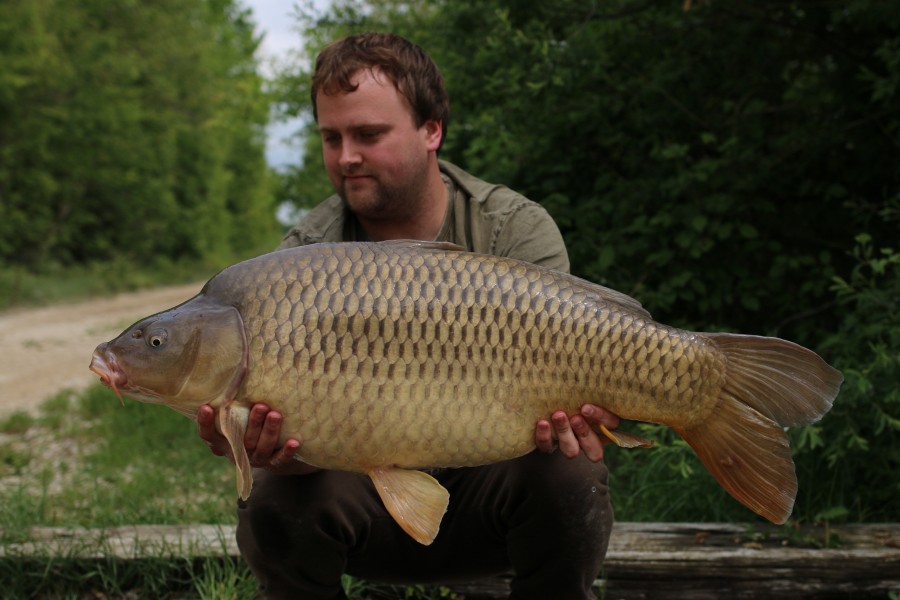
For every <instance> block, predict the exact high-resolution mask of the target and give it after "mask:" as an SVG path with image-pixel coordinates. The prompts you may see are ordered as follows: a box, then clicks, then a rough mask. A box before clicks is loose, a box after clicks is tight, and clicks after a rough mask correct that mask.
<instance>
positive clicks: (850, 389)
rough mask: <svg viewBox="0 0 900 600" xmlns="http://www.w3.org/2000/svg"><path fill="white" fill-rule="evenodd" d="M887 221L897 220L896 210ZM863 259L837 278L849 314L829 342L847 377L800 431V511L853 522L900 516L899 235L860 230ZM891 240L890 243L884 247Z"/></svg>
mask: <svg viewBox="0 0 900 600" xmlns="http://www.w3.org/2000/svg"><path fill="white" fill-rule="evenodd" d="M891 204H892V207H893V211H886V212H885V213H883V214H884V216H885V218H886V220H888V221H891V222H893V223H894V224H895V225H896V224H897V223H898V216H900V213H898V212H897V210H896V209H897V208H898V207H900V202H898V201H894V202H893V203H891ZM856 239H857V246H856V248H855V249H854V252H853V256H854V258H855V259H856V261H857V263H856V265H855V266H854V267H853V269H852V270H851V271H850V273H849V275H848V276H847V277H835V279H834V289H835V290H836V291H837V293H838V298H839V300H840V305H841V307H842V308H843V309H844V313H843V314H844V318H843V320H842V322H841V324H840V327H839V328H838V329H837V330H836V331H835V332H834V333H833V334H831V335H830V336H828V337H827V339H826V341H825V342H824V343H823V346H822V347H823V351H824V352H826V353H827V354H828V355H829V356H833V357H834V364H835V366H836V367H837V368H838V369H840V370H841V371H843V373H844V377H845V381H844V385H843V388H842V390H841V394H840V395H839V396H838V399H837V401H836V402H835V404H834V408H833V409H832V410H831V412H830V413H829V414H828V415H827V416H826V417H825V419H823V420H822V422H821V423H819V424H817V425H813V426H810V427H807V428H804V429H802V430H800V431H798V432H796V435H795V439H794V448H795V454H796V461H797V469H798V475H799V477H800V480H801V489H803V488H804V486H805V487H806V489H807V490H814V491H815V492H814V494H813V496H812V497H811V498H807V497H804V496H801V498H800V499H799V501H800V502H801V503H802V505H803V506H802V509H803V510H805V511H807V512H809V513H815V511H826V510H832V511H838V514H841V515H843V517H844V518H848V519H850V520H858V521H861V520H867V521H879V520H881V521H895V520H897V519H898V517H900V514H898V511H897V507H896V502H895V501H894V500H895V499H896V497H897V494H898V492H900V482H898V480H897V477H896V473H897V471H898V469H900V448H898V447H897V444H896V439H897V435H898V433H900V384H898V382H900V253H898V249H897V248H896V242H897V238H896V237H892V238H890V239H886V240H879V241H878V243H877V242H876V240H874V239H873V238H872V237H871V236H870V235H868V234H861V235H859V236H857V238H856ZM881 244H885V245H883V246H882V245H881Z"/></svg>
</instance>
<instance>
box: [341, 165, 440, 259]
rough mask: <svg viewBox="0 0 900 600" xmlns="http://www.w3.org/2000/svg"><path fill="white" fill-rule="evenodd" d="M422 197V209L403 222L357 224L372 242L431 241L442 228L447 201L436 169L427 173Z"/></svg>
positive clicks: (383, 221) (362, 220) (360, 220)
mask: <svg viewBox="0 0 900 600" xmlns="http://www.w3.org/2000/svg"><path fill="white" fill-rule="evenodd" d="M427 190H428V191H427V193H426V197H425V198H423V199H422V204H421V207H422V210H420V211H419V212H418V213H417V214H410V215H409V217H408V218H406V219H403V220H396V219H395V220H366V219H359V217H358V216H357V218H358V219H359V222H360V225H361V226H362V228H363V229H364V230H365V232H366V234H368V236H369V238H371V239H372V240H373V241H376V242H380V241H384V240H429V241H430V240H434V239H437V236H438V234H440V232H441V229H442V228H443V226H444V217H445V216H446V214H447V206H448V204H449V202H450V198H449V197H448V193H447V185H446V184H445V183H444V179H443V177H441V172H440V169H438V168H437V165H436V164H435V168H434V169H432V170H431V171H430V175H429V181H428V187H427Z"/></svg>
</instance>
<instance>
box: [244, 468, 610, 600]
mask: <svg viewBox="0 0 900 600" xmlns="http://www.w3.org/2000/svg"><path fill="white" fill-rule="evenodd" d="M254 476H255V482H254V487H253V493H252V494H251V495H250V498H249V500H248V501H247V502H246V503H240V504H239V507H238V528H237V540H238V546H239V547H240V550H241V554H242V555H243V556H244V558H245V559H246V560H247V562H248V563H249V565H250V568H251V570H252V571H253V573H254V575H255V576H256V577H257V578H258V580H259V582H260V586H261V589H262V590H263V592H264V594H265V595H266V596H267V597H269V598H291V599H319V598H321V599H326V598H327V599H329V600H331V599H340V598H344V597H345V596H344V594H343V592H342V590H341V585H340V581H341V575H342V574H343V573H349V574H351V575H354V576H356V577H360V578H362V579H365V580H368V581H377V582H384V583H429V582H441V583H450V582H452V581H454V580H465V579H473V578H477V577H480V576H488V575H493V574H497V573H504V572H508V571H510V570H512V571H513V572H514V574H515V575H514V578H513V581H512V586H511V596H510V597H511V598H516V599H526V598H535V599H541V600H546V599H548V598H554V599H558V600H569V599H571V600H575V599H579V600H581V599H585V598H594V595H593V594H592V592H591V589H590V588H591V584H592V583H593V581H594V579H595V577H596V576H597V575H598V573H599V572H600V568H601V565H602V563H603V557H604V556H605V554H606V548H607V545H608V543H609V534H610V529H611V527H612V522H613V513H612V508H611V506H610V502H609V493H608V489H607V477H608V474H607V470H606V467H605V466H604V465H603V463H591V462H590V461H589V460H587V459H586V458H584V456H583V455H581V456H579V457H577V458H574V459H568V458H566V457H565V456H563V455H562V453H560V452H554V453H552V454H544V453H541V452H537V451H535V452H532V453H531V454H528V455H526V456H523V457H521V458H518V459H514V460H510V461H506V462H502V463H497V464H494V465H487V466H483V467H471V468H462V469H445V470H441V471H439V472H438V474H437V475H436V478H437V479H438V480H439V481H440V482H441V484H442V485H443V486H444V487H446V488H447V489H448V490H449V492H450V506H449V508H448V510H447V514H446V515H444V519H443V521H442V523H441V530H440V533H439V534H438V536H437V538H436V539H435V541H434V543H433V544H432V545H430V546H423V545H421V544H419V543H417V542H416V541H414V540H413V539H412V538H410V537H409V536H408V535H407V534H406V533H404V532H403V530H401V529H400V527H399V526H398V525H397V524H396V523H395V522H394V520H393V519H392V518H391V516H390V515H389V514H388V513H387V511H386V510H385V508H384V506H383V504H382V503H381V499H380V498H379V497H378V495H377V494H376V493H375V490H374V488H373V486H372V482H371V481H370V480H369V478H368V477H367V476H365V475H359V474H354V473H345V472H339V471H324V472H320V473H315V474H313V475H305V476H277V475H272V474H269V473H266V472H261V471H259V470H257V471H256V472H255V473H254Z"/></svg>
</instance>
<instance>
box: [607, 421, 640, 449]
mask: <svg viewBox="0 0 900 600" xmlns="http://www.w3.org/2000/svg"><path fill="white" fill-rule="evenodd" d="M599 428H600V433H602V434H603V435H605V436H606V437H607V438H609V440H610V441H611V442H612V443H613V444H615V445H616V446H619V447H621V448H649V447H651V446H652V445H653V440H648V439H647V438H645V437H641V436H639V435H634V434H633V433H628V432H626V431H619V430H618V429H616V430H615V431H610V430H609V429H607V428H606V427H604V426H603V425H600V427H599Z"/></svg>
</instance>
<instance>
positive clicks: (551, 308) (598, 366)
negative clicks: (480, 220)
mask: <svg viewBox="0 0 900 600" xmlns="http://www.w3.org/2000/svg"><path fill="white" fill-rule="evenodd" d="M395 248H396V247H395ZM390 251H391V248H388V249H387V250H385V251H384V253H385V256H384V257H383V258H381V260H383V261H384V263H382V264H376V263H374V262H373V261H375V260H378V258H377V257H373V258H369V259H368V260H363V259H362V258H363V257H362V255H361V252H360V251H359V248H357V247H353V246H349V247H348V246H338V247H335V248H334V251H333V252H332V253H331V254H329V255H327V256H322V257H316V258H318V259H317V260H312V261H311V262H310V264H309V265H308V267H306V268H307V269H308V271H306V272H308V273H309V274H310V276H308V277H307V278H308V280H309V284H308V285H309V286H310V287H312V288H314V289H316V290H317V291H316V294H315V295H314V297H313V298H312V299H311V300H310V299H307V301H306V303H303V294H302V293H300V294H299V295H297V294H296V293H295V294H293V295H292V294H290V293H289V290H290V289H291V286H288V285H286V284H284V281H285V278H288V279H291V280H293V279H295V278H296V280H297V281H298V283H299V284H300V285H302V282H303V280H304V278H305V276H304V275H303V274H299V275H297V274H296V272H290V271H289V272H283V271H282V270H281V269H280V268H277V267H273V268H266V267H265V266H264V265H263V266H261V267H260V268H258V269H254V270H245V272H244V275H243V277H241V278H239V279H237V280H236V281H235V282H234V284H233V288H235V289H257V290H259V292H260V294H259V295H257V296H256V297H255V298H253V299H250V300H249V301H248V302H247V303H246V305H245V306H244V307H243V308H242V310H241V313H242V316H243V318H244V322H245V326H246V328H247V334H248V337H249V338H250V339H259V340H267V343H266V344H265V345H262V346H261V345H260V344H253V343H251V346H250V366H251V368H250V374H249V375H248V377H247V380H246V382H245V384H244V386H243V387H244V389H247V390H249V389H253V390H259V392H257V393H256V394H254V397H250V395H249V394H248V398H249V399H252V400H258V401H265V402H269V403H272V402H273V400H274V399H276V398H277V396H278V390H284V389H295V388H298V387H299V388H300V389H303V390H304V391H307V393H309V394H313V395H316V394H317V395H318V396H319V402H318V403H316V405H313V404H311V403H310V404H308V405H307V404H301V405H300V406H299V407H298V410H296V411H292V410H285V409H282V412H285V413H286V420H287V421H288V422H289V423H290V422H292V421H294V420H296V422H297V428H296V430H295V431H293V433H295V434H299V435H300V436H302V437H303V439H304V448H303V450H302V451H301V455H303V456H304V458H306V459H307V460H309V461H311V462H314V463H316V464H318V465H320V466H323V467H330V468H335V467H346V465H345V464H344V461H345V456H346V455H347V453H348V449H347V440H346V438H345V436H340V435H337V431H335V428H337V427H340V424H341V423H342V422H343V421H344V420H345V419H348V418H350V416H349V414H350V411H349V407H350V406H353V407H355V408H356V410H357V412H358V411H359V408H358V407H359V405H360V403H362V402H365V401H366V397H365V394H366V392H373V393H371V395H369V396H368V398H372V399H379V398H383V397H390V398H392V403H391V406H396V407H397V409H396V410H394V411H388V412H384V411H379V410H376V409H375V408H372V407H369V408H367V409H366V411H365V412H364V413H363V415H364V416H362V418H364V419H365V420H366V422H367V423H368V424H369V426H370V427H371V429H372V433H371V434H370V435H369V436H366V438H365V439H361V440H359V443H358V444H357V445H358V446H359V447H360V451H363V450H364V449H365V448H367V447H370V446H379V445H381V444H384V445H385V446H388V447H390V448H392V449H393V450H392V452H390V453H388V452H384V453H382V456H385V460H388V461H390V462H391V463H392V464H396V465H399V466H403V467H430V466H460V465H471V464H482V463H486V462H492V461H494V460H496V459H497V457H498V453H504V454H505V455H507V456H510V455H520V454H523V453H525V452H527V451H529V450H530V449H531V448H532V447H533V440H532V437H533V426H534V422H535V420H536V418H535V417H536V416H540V417H545V416H547V415H548V413H549V412H550V411H552V410H554V409H559V408H562V409H565V410H569V411H574V410H577V409H578V407H580V406H581V405H582V404H583V403H585V402H591V401H596V400H597V389H596V384H595V382H597V381H601V382H603V385H602V389H603V391H602V392H601V394H602V398H603V404H604V406H606V407H608V408H609V409H610V410H613V411H614V412H617V413H618V414H620V415H622V416H623V417H626V418H627V417H630V416H633V415H632V413H633V412H634V407H635V406H636V405H637V404H638V403H639V402H640V400H641V399H642V398H647V397H664V398H665V399H666V400H668V402H666V403H661V404H659V408H660V409H661V410H660V412H659V414H650V415H648V414H647V413H646V411H645V412H644V413H643V414H642V415H641V416H642V418H643V419H644V420H652V421H660V420H665V419H666V418H667V417H671V416H672V415H690V414H695V413H696V410H694V409H692V407H691V406H690V398H686V397H685V395H686V394H689V392H690V391H691V390H692V389H693V388H694V387H697V386H698V385H699V386H701V387H703V388H704V389H707V390H708V391H705V392H704V393H705V394H706V395H714V394H715V388H716V386H717V385H718V381H717V379H716V378H707V379H703V380H700V377H699V376H700V371H699V370H697V369H693V370H688V366H689V364H691V363H694V364H698V365H699V364H702V363H703V361H704V360H706V361H712V362H715V359H716V356H715V354H714V353H713V352H711V351H710V352H708V353H707V356H704V357H697V356H688V355H687V354H684V353H680V352H677V351H676V350H673V349H680V346H681V345H682V342H681V335H680V333H679V332H677V331H676V330H672V329H670V328H666V327H654V328H652V331H648V329H650V328H649V327H647V326H643V327H636V326H635V321H636V318H635V317H634V316H633V315H630V314H627V313H622V312H617V311H615V310H613V309H612V308H610V307H607V306H602V305H600V306H597V305H596V303H594V306H591V305H590V304H588V300H587V298H586V296H587V294H586V293H585V292H584V291H581V290H578V289H572V288H567V287H564V286H563V285H562V284H561V282H560V281H559V279H558V277H557V275H556V274H553V273H550V272H547V273H544V274H543V276H542V277H535V278H532V279H531V281H530V284H529V285H528V286H527V287H525V286H523V285H519V286H516V285H515V283H516V282H517V281H521V280H522V278H521V275H520V273H521V271H522V269H519V270H518V271H517V270H514V269H511V268H510V266H509V265H508V264H507V263H505V262H497V261H496V260H491V259H492V258H493V257H483V259H482V260H471V258H470V257H469V256H468V255H463V254H460V255H458V256H459V257H458V258H454V257H453V256H451V257H450V258H449V259H447V258H446V257H444V258H443V259H439V258H438V257H437V256H429V257H425V256H421V255H416V254H410V253H408V252H405V251H404V249H402V248H396V250H395V252H394V256H391V252H390ZM383 264H389V265H390V266H389V268H388V267H384V266H382V265H383ZM367 271H368V272H369V273H372V274H375V275H376V276H377V279H371V280H369V282H370V284H369V285H366V286H361V285H360V277H361V276H364V275H366V272H367ZM256 278H264V279H263V280H262V281H255V279H256ZM371 282H377V283H374V285H372V284H371ZM544 290H550V291H551V292H552V295H549V294H548V293H545V292H544ZM209 293H214V290H210V291H209ZM292 296H293V297H292ZM435 299H438V301H437V302H435V301H434V300H435ZM367 306H371V307H372V310H371V314H372V316H371V317H369V318H363V317H361V314H362V313H361V312H358V311H360V310H364V308H365V307H367ZM587 306H591V308H590V309H588V308H587ZM446 315H454V316H455V320H454V321H452V322H451V323H449V324H448V323H447V321H446ZM287 318H289V319H290V327H287V328H285V327H284V325H285V322H286V320H287ZM354 320H355V322H356V323H357V326H356V327H353V326H351V324H352V323H353V322H354ZM360 321H362V323H368V324H369V325H370V331H374V330H375V325H376V324H378V325H379V329H380V335H379V336H378V337H374V338H370V337H368V336H364V335H363V329H364V327H365V326H364V325H362V326H360V325H359V323H360ZM510 322H512V323H518V324H520V326H519V327H508V323H510ZM598 322H602V323H605V324H608V325H609V326H608V327H607V328H603V329H597V328H596V327H594V328H592V327H591V326H590V324H591V323H598ZM279 323H281V324H282V327H283V328H284V329H285V330H287V331H290V334H291V336H292V338H293V341H289V340H288V339H285V338H284V336H283V335H281V336H279V335H274V334H273V332H275V331H276V330H277V329H278V326H279ZM576 330H580V331H582V332H584V333H582V334H581V335H576V333H575V332H576ZM436 332H442V333H443V335H441V333H436ZM501 333H502V334H503V335H501ZM507 334H508V335H507ZM442 337H444V338H445V339H446V342H445V343H444V344H436V343H435V342H434V340H435V339H436V338H437V339H440V338H442ZM662 340H665V345H666V346H667V347H668V348H669V349H670V352H672V353H673V354H672V360H671V361H670V363H669V365H664V366H663V367H656V368H649V366H648V367H647V368H644V369H643V370H638V369H637V365H638V364H646V363H645V362H644V360H643V359H644V358H645V356H646V353H647V349H648V348H651V349H654V350H656V351H657V352H660V350H659V347H660V346H661V345H662V344H663V342H662ZM576 342H578V343H577V344H576ZM297 347H299V348H300V349H301V350H300V351H299V352H298V351H297V350H296V348H297ZM307 348H308V350H307ZM560 348H561V349H562V350H561V351H560V350H559V349H560ZM642 352H643V354H642ZM288 357H290V359H291V360H290V361H289V360H288ZM384 361H386V363H385V362H384ZM375 365H380V367H379V368H378V369H376V368H375ZM613 365H615V368H613ZM623 365H624V368H622V366H623ZM670 365H674V368H673V367H672V366H670ZM666 367H668V369H667V368H666ZM666 370H668V371H669V372H670V373H674V374H675V376H669V377H667V378H664V377H663V372H664V371H666ZM716 370H717V369H716V366H713V367H712V368H707V369H705V371H708V372H713V373H714V372H716ZM537 373H539V374H540V376H539V377H536V376H533V375H534V374H537ZM664 379H665V380H664ZM370 380H373V381H372V382H373V383H375V384H376V385H377V386H378V389H377V390H370V389H368V387H367V385H366V382H367V381H370ZM654 382H658V383H656V385H654ZM660 384H662V385H660ZM354 391H356V393H359V392H360V391H361V392H362V394H363V397H356V394H354V393H353V392H354ZM673 392H675V393H673ZM407 403H411V404H413V405H415V406H422V407H425V408H424V409H423V410H421V411H417V412H415V413H413V412H412V411H405V412H402V407H403V406H404V405H405V404H407ZM535 403H539V405H540V411H539V412H536V411H535V410H534V408H533V405H534V404H535ZM376 405H377V407H380V405H381V403H380V401H377V402H376ZM488 406H496V408H494V409H488V410H487V414H484V417H483V418H482V419H481V423H482V425H483V426H484V427H493V425H492V424H490V420H491V419H502V420H503V421H504V422H505V423H506V424H508V425H509V426H508V428H507V432H504V433H503V434H501V435H497V433H496V432H494V431H490V432H484V431H482V430H480V428H478V427H472V426H471V424H472V421H471V420H468V419H467V420H465V426H464V427H460V426H458V423H459V420H458V419H459V417H460V414H459V413H457V412H456V411H460V413H462V414H463V415H464V416H469V415H473V414H475V413H482V414H483V413H485V412H486V411H485V407H488ZM523 406H527V407H528V408H527V409H524V408H523ZM305 407H307V408H305ZM400 415H402V416H400ZM411 418H415V419H416V421H419V424H418V426H419V427H421V426H422V424H421V422H425V421H427V422H431V423H441V425H440V426H439V427H436V428H435V431H434V432H433V435H428V436H424V435H423V434H422V433H421V432H420V431H418V430H417V427H416V426H415V425H416V422H414V421H412V420H411ZM382 423H387V424H388V425H386V426H382V425H381V424H382ZM398 431H399V432H403V434H404V437H398V433H397V432H398ZM429 433H431V432H429ZM373 436H374V437H373ZM379 436H384V439H381V438H380V437H379ZM423 437H425V438H427V440H428V442H429V445H433V446H434V447H436V448H438V450H436V451H433V452H432V451H429V449H428V448H423V447H422V446H423V445H424V444H423V440H422V438H423ZM484 439H490V440H493V443H491V444H489V445H488V446H487V447H485V445H484V444H483V443H481V441H482V440H484ZM476 440H478V441H479V443H475V441H476ZM451 444H452V445H453V446H454V447H457V448H462V449H463V450H459V451H457V452H456V453H454V454H453V455H452V457H447V456H445V450H444V448H446V447H448V446H449V445H451Z"/></svg>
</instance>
